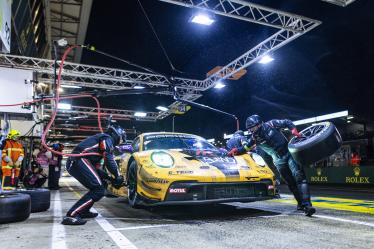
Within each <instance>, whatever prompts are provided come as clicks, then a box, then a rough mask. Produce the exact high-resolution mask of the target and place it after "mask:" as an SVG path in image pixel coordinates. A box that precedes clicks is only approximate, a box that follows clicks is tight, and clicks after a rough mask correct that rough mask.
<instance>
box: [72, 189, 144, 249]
mask: <svg viewBox="0 0 374 249" xmlns="http://www.w3.org/2000/svg"><path fill="white" fill-rule="evenodd" d="M65 184H66V186H67V187H68V188H69V189H70V190H71V191H72V192H73V193H74V194H75V195H76V196H77V197H79V198H81V197H82V195H81V194H79V193H78V192H77V191H75V190H74V189H73V188H72V187H71V186H70V185H69V184H67V183H65ZM91 210H93V211H94V212H97V213H98V216H97V217H96V218H95V221H96V222H97V223H98V224H99V225H100V227H101V228H102V229H103V230H104V231H105V232H106V233H107V234H108V235H109V237H110V238H111V239H112V240H113V241H114V243H116V245H117V246H118V247H119V248H121V249H137V247H136V246H135V245H134V244H133V243H132V242H131V241H130V240H129V239H128V238H126V236H125V235H123V234H122V233H121V232H120V231H116V228H115V227H114V226H113V225H112V224H110V223H109V221H107V220H106V219H105V218H104V217H103V216H101V214H100V213H99V212H98V211H97V210H96V209H95V208H93V207H92V208H91Z"/></svg>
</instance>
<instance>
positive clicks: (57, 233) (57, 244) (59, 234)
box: [50, 191, 67, 249]
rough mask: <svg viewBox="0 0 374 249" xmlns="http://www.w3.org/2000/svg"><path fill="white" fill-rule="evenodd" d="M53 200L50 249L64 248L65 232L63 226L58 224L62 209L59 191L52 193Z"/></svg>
mask: <svg viewBox="0 0 374 249" xmlns="http://www.w3.org/2000/svg"><path fill="white" fill-rule="evenodd" d="M52 196H53V197H52V198H53V200H54V202H53V227H52V241H51V243H52V244H51V247H50V248H52V249H66V248H67V246H66V233H65V227H64V226H63V225H62V224H60V222H61V220H60V219H61V216H62V209H61V198H60V192H59V191H56V192H55V193H52Z"/></svg>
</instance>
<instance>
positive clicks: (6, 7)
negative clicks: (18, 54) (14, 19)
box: [0, 0, 12, 53]
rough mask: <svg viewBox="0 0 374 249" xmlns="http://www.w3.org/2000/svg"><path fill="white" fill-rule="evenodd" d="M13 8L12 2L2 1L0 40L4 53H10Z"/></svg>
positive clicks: (0, 9) (0, 2) (0, 4)
mask: <svg viewBox="0 0 374 249" xmlns="http://www.w3.org/2000/svg"><path fill="white" fill-rule="evenodd" d="M11 6H12V0H0V40H1V52H3V53H10V34H11V32H10V28H11V16H12V8H11Z"/></svg>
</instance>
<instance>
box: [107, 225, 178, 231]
mask: <svg viewBox="0 0 374 249" xmlns="http://www.w3.org/2000/svg"><path fill="white" fill-rule="evenodd" d="M172 225H174V224H171V225H149V226H137V227H120V228H115V229H114V231H123V230H137V229H147V228H157V227H168V226H172Z"/></svg>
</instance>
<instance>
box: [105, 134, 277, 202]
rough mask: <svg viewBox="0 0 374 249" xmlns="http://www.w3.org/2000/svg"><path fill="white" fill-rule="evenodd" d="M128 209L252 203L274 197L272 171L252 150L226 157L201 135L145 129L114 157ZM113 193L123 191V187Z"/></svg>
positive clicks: (117, 193) (223, 152) (224, 153)
mask: <svg viewBox="0 0 374 249" xmlns="http://www.w3.org/2000/svg"><path fill="white" fill-rule="evenodd" d="M117 161H118V163H119V167H120V172H121V174H122V175H123V176H124V177H125V179H126V180H127V183H128V187H127V195H128V199H129V203H130V205H131V206H133V207H137V206H141V205H178V204H204V203H220V202H251V201H258V200H266V199H271V198H274V197H275V182H274V174H273V172H272V171H271V169H270V168H269V167H268V166H267V165H266V164H265V162H264V160H263V159H262V158H261V157H260V156H259V155H257V154H255V153H250V154H244V155H240V156H235V157H229V156H227V155H226V152H225V151H222V150H220V149H218V148H216V147H215V146H213V145H212V144H210V143H209V142H208V141H207V140H205V139H204V138H202V137H199V136H196V135H191V134H183V133H171V132H157V133H144V134H141V135H140V136H138V137H137V138H136V139H135V140H134V142H133V144H132V148H131V149H130V148H127V153H124V154H122V155H121V156H118V157H117ZM109 191H110V192H112V193H113V194H115V195H120V196H122V195H126V189H125V188H122V189H120V190H116V189H114V188H112V187H110V186H109Z"/></svg>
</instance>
